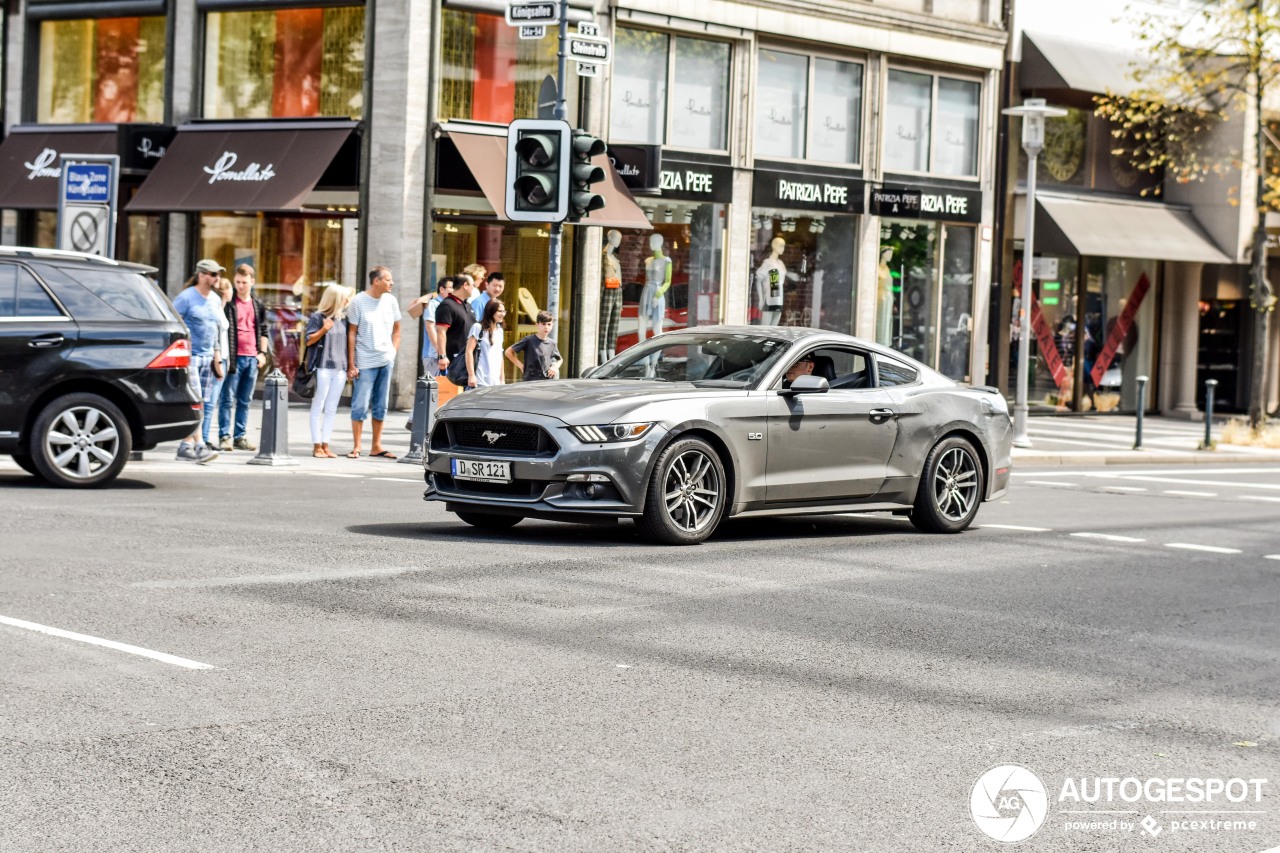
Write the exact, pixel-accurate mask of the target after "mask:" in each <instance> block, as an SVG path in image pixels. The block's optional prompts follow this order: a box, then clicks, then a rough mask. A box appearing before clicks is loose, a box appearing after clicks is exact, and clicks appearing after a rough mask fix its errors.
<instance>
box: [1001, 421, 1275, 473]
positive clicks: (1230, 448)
mask: <svg viewBox="0 0 1280 853" xmlns="http://www.w3.org/2000/svg"><path fill="white" fill-rule="evenodd" d="M1137 421H1138V419H1137V417H1136V416H1134V415H1073V416H1069V417H1049V416H1041V417H1031V418H1028V419H1027V436H1028V437H1029V438H1030V439H1031V447H1029V448H1024V447H1015V448H1014V449H1013V462H1014V465H1015V466H1017V467H1020V468H1022V467H1032V466H1041V465H1045V466H1048V465H1169V464H1183V465H1185V464H1187V463H1203V464H1214V465H1225V464H1232V463H1240V462H1267V463H1280V449H1277V448H1265V447H1243V446H1240V445H1234V444H1218V445H1217V449H1215V450H1201V449H1200V445H1201V443H1202V442H1203V441H1204V423H1203V422H1197V421H1187V420H1182V419H1178V418H1166V417H1158V416H1150V415H1148V416H1146V417H1144V418H1143V420H1142V449H1141V450H1134V449H1133V443H1134V438H1135V433H1136V428H1137ZM1224 422H1225V419H1218V418H1215V422H1214V426H1213V431H1212V435H1213V437H1214V439H1217V437H1218V435H1219V434H1220V432H1221V426H1222V423H1224Z"/></svg>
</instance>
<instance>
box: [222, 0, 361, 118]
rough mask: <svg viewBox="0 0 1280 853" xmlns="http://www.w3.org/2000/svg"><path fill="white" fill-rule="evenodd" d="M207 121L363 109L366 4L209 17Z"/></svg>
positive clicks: (352, 114)
mask: <svg viewBox="0 0 1280 853" xmlns="http://www.w3.org/2000/svg"><path fill="white" fill-rule="evenodd" d="M205 26H206V42H205V57H206V59H205V74H204V91H205V103H204V115H205V117H206V118H296V117H310V116H332V117H337V116H345V117H348V118H360V117H361V115H362V114H363V112H364V95H363V86H364V36H365V33H364V7H363V6H337V7H331V8H324V9H305V8H304V9H278V10H272V11H249V12H211V13H209V15H208V16H207V18H206V25H205Z"/></svg>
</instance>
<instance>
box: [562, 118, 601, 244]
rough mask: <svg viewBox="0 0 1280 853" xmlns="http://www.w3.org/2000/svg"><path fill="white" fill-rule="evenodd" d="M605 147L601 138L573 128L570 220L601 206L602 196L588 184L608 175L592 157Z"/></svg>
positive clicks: (586, 214)
mask: <svg viewBox="0 0 1280 853" xmlns="http://www.w3.org/2000/svg"><path fill="white" fill-rule="evenodd" d="M606 150H608V149H607V146H606V145H605V144H604V140H603V139H597V138H596V137H594V136H592V135H591V134H589V133H587V132H586V131H585V130H575V131H574V132H573V145H572V148H571V154H570V158H571V160H572V163H573V165H572V166H571V167H570V169H569V184H570V186H569V216H568V221H569V222H577V221H579V220H580V219H582V218H583V217H585V216H589V215H590V214H591V211H593V210H600V209H601V208H602V207H604V196H602V195H600V194H599V193H596V192H592V190H591V185H592V184H595V183H599V182H600V181H603V180H604V179H605V178H606V177H607V175H606V174H605V171H604V169H602V168H600V167H599V166H597V165H596V164H595V163H592V162H591V160H592V158H594V157H597V156H599V155H600V154H603V153H604V152H605V151H606Z"/></svg>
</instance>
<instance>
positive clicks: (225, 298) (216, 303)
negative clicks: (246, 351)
mask: <svg viewBox="0 0 1280 853" xmlns="http://www.w3.org/2000/svg"><path fill="white" fill-rule="evenodd" d="M231 295H232V289H231V279H229V278H227V277H226V276H221V277H219V278H218V283H217V284H215V285H214V286H213V289H212V290H210V291H209V296H208V297H207V300H208V302H209V304H210V305H212V306H213V307H214V308H215V309H216V311H217V314H218V356H217V358H215V359H214V360H213V363H212V364H211V365H210V366H209V367H210V369H211V370H212V371H213V390H212V391H210V392H209V399H208V400H206V401H205V404H204V417H203V419H202V420H201V421H200V438H201V439H202V440H203V441H204V443H205V446H207V447H208V448H209V449H210V450H217V449H218V448H217V447H215V446H214V445H213V444H211V443H210V441H209V428H210V427H211V426H212V425H213V421H214V415H216V414H217V409H218V401H219V400H220V399H222V384H223V383H224V382H226V381H227V353H228V352H230V350H229V349H228V340H229V338H228V332H229V331H230V329H231V323H230V322H229V321H228V320H227V317H226V309H227V303H228V302H230V301H231ZM214 437H215V438H216V437H217V436H214Z"/></svg>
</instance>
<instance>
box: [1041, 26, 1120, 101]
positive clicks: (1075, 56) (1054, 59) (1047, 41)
mask: <svg viewBox="0 0 1280 853" xmlns="http://www.w3.org/2000/svg"><path fill="white" fill-rule="evenodd" d="M1137 60H1138V57H1137V56H1136V55H1134V54H1130V53H1126V52H1125V51H1124V50H1123V49H1121V48H1118V47H1112V46H1109V45H1100V44H1091V43H1089V42H1085V41H1077V40H1074V39H1068V38H1063V37H1061V36H1056V35H1046V34H1045V33H1030V32H1028V33H1023V36H1022V67H1021V69H1020V77H1019V82H1020V84H1021V86H1022V90H1023V91H1024V92H1029V91H1032V90H1035V91H1037V92H1040V91H1045V92H1047V91H1054V90H1057V91H1073V92H1087V93H1089V94H1092V95H1102V94H1105V93H1106V92H1108V91H1111V92H1114V93H1116V94H1118V95H1126V94H1128V93H1129V92H1130V91H1132V90H1133V87H1134V82H1133V81H1132V80H1130V79H1129V70H1130V68H1131V67H1132V66H1133V64H1134V62H1136V61H1137Z"/></svg>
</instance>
